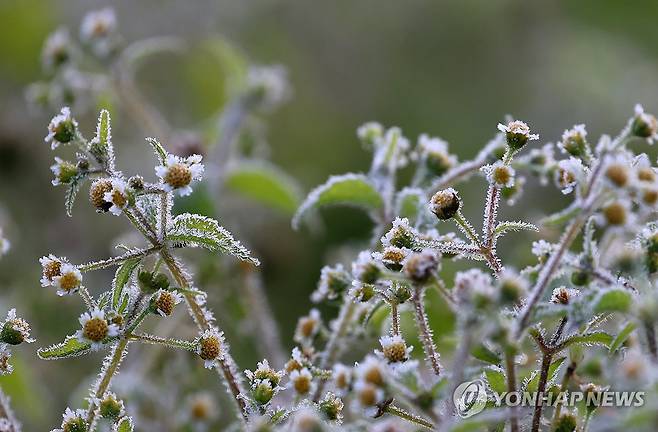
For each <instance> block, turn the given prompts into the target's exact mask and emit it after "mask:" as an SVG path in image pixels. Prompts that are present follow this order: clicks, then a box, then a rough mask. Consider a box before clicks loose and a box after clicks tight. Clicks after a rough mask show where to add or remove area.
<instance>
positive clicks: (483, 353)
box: [471, 344, 501, 366]
mask: <svg viewBox="0 0 658 432" xmlns="http://www.w3.org/2000/svg"><path fill="white" fill-rule="evenodd" d="M471 355H472V356H473V357H475V358H476V359H478V360H481V361H483V362H487V363H491V364H492V365H496V366H498V365H500V362H501V358H500V355H498V354H497V353H495V352H493V351H492V350H490V349H489V348H487V346H486V345H484V344H478V345H476V346H475V347H474V348H473V349H472V350H471Z"/></svg>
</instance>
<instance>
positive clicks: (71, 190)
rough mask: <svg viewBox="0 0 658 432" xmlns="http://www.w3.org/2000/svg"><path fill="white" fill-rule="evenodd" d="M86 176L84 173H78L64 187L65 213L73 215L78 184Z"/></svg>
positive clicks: (69, 215) (78, 188)
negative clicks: (65, 187) (66, 186)
mask: <svg viewBox="0 0 658 432" xmlns="http://www.w3.org/2000/svg"><path fill="white" fill-rule="evenodd" d="M86 178H87V175H86V174H85V173H80V174H78V175H76V176H75V177H73V179H72V180H71V183H69V185H68V188H67V189H66V196H65V198H64V207H65V208H66V215H67V216H68V217H71V216H72V215H73V204H75V198H76V197H77V196H78V191H80V186H82V182H83V181H84V180H85V179H86Z"/></svg>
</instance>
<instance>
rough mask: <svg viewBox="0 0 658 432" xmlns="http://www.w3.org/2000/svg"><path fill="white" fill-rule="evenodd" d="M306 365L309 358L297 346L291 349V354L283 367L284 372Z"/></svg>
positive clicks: (299, 368)
mask: <svg viewBox="0 0 658 432" xmlns="http://www.w3.org/2000/svg"><path fill="white" fill-rule="evenodd" d="M307 365H310V362H309V360H308V359H307V358H306V357H305V356H304V353H302V351H301V350H300V349H299V348H298V347H295V348H293V349H292V355H291V357H290V360H288V362H287V363H286V366H285V369H286V372H288V373H290V372H292V371H294V370H301V369H302V368H304V367H305V366H307Z"/></svg>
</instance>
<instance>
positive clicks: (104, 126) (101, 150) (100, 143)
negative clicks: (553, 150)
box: [89, 109, 114, 170]
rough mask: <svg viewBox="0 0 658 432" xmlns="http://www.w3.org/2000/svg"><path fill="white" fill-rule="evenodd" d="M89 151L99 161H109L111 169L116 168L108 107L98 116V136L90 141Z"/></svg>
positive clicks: (103, 162)
mask: <svg viewBox="0 0 658 432" xmlns="http://www.w3.org/2000/svg"><path fill="white" fill-rule="evenodd" d="M89 152H90V153H91V154H92V155H94V157H95V158H96V160H97V161H98V162H100V163H102V164H105V163H107V165H108V167H109V168H110V169H111V170H113V169H114V148H113V146H112V127H111V123H110V113H109V111H108V110H106V109H104V110H101V112H100V114H99V116H98V124H97V126H96V136H95V137H94V139H92V140H91V142H90V143H89Z"/></svg>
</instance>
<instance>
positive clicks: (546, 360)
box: [532, 352, 553, 432]
mask: <svg viewBox="0 0 658 432" xmlns="http://www.w3.org/2000/svg"><path fill="white" fill-rule="evenodd" d="M552 359H553V354H552V353H550V352H544V353H543V354H542V360H541V369H540V373H539V383H538V385H537V400H536V401H535V412H534V415H533V416H532V432H538V431H539V424H540V423H541V412H542V408H543V397H544V392H545V391H546V384H547V382H548V368H549V367H550V366H551V361H552Z"/></svg>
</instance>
